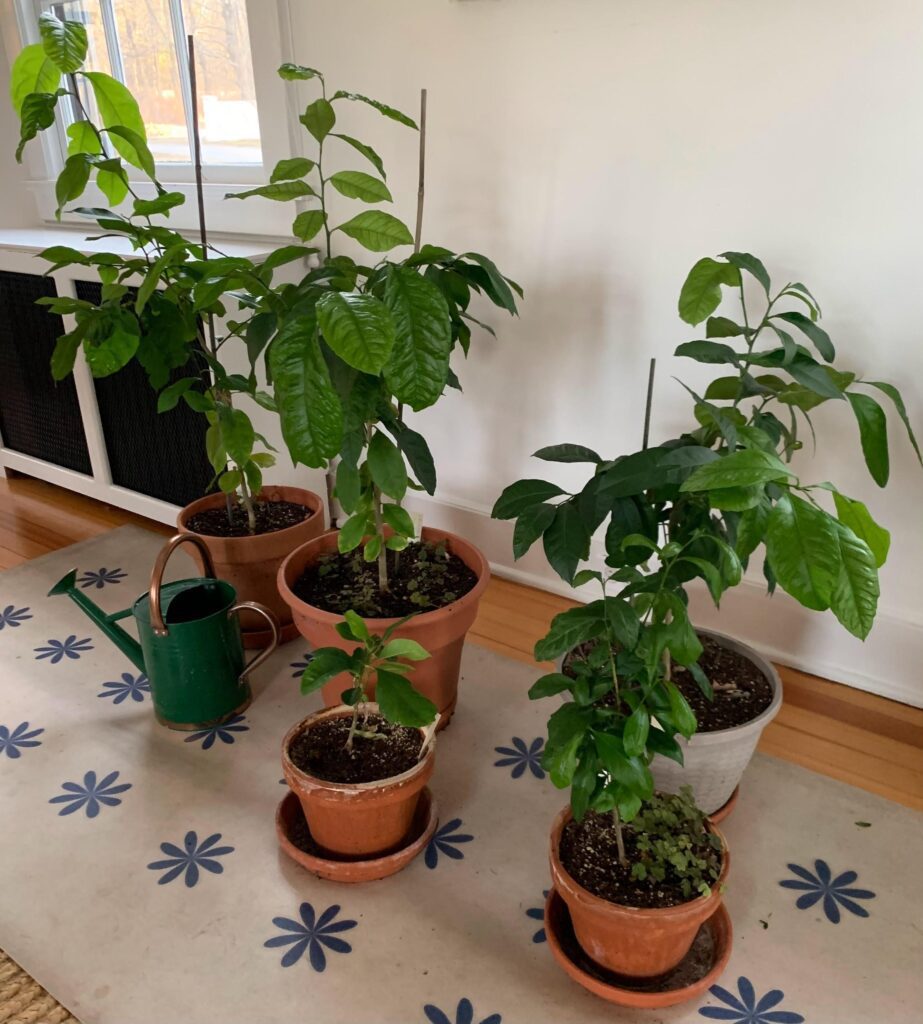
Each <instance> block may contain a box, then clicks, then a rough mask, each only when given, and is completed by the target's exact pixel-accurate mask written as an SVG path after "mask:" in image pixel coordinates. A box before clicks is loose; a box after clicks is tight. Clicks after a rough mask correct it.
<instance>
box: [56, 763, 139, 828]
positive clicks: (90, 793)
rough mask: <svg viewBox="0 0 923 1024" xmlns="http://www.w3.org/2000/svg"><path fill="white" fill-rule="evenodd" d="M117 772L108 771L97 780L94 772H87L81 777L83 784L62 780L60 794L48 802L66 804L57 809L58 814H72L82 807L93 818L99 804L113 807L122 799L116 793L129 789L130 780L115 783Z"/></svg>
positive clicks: (97, 811)
mask: <svg viewBox="0 0 923 1024" xmlns="http://www.w3.org/2000/svg"><path fill="white" fill-rule="evenodd" d="M118 777H119V772H110V773H109V774H108V775H107V776H106V777H105V778H104V779H101V780H100V781H98V782H97V780H96V772H87V773H86V775H84V777H83V785H80V783H78V782H62V783H61V789H63V790H65V792H64V793H62V794H61V795H60V796H55V797H52V798H51V799H50V800H49V801H48V803H50V804H67V806H66V807H64V808H62V809H61V810H60V811H58V814H59V815H62V816H63V815H65V814H73V813H74V812H75V811H79V810H81V809H82V808H85V809H86V813H87V817H88V818H95V817H96V815H97V814H99V809H100V807H101V806H105V807H115V806H116V805H118V804H120V803H121V802H122V801H121V800H120V799H119V798H118V797H117V796H116V793H124V792H125V791H126V790H128V789H131V783H130V782H120V783H119V784H118V785H115V780H116V779H117V778H118Z"/></svg>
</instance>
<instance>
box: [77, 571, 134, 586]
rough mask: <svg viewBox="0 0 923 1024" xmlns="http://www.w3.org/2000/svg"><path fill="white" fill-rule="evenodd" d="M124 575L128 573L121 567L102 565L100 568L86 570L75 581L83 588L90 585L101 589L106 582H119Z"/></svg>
mask: <svg viewBox="0 0 923 1024" xmlns="http://www.w3.org/2000/svg"><path fill="white" fill-rule="evenodd" d="M126 576H128V573H127V572H123V571H122V570H121V569H107V568H105V566H104V567H103V568H102V569H95V570H87V572H85V573H84V574H83V575H82V576H81V577H80V578H79V579H78V580H77V582H78V583H79V584H80V586H81V587H83V589H84V590H89V589H90V588H91V587H96V589H97V590H102V589H103V587H104V586H106V584H107V583H121V582H122V580H124V579H125V578H126Z"/></svg>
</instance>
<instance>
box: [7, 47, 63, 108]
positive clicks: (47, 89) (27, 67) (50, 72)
mask: <svg viewBox="0 0 923 1024" xmlns="http://www.w3.org/2000/svg"><path fill="white" fill-rule="evenodd" d="M60 84H61V69H60V68H59V67H58V66H57V65H56V64H55V63H54V61H52V60H50V59H49V57H48V54H47V53H45V48H44V46H42V44H41V43H33V44H32V45H31V46H26V47H23V49H22V50H20V52H19V55H18V56H17V58H16V60H14V61H13V67H12V68H11V70H10V102H11V103H12V104H13V109H14V110H15V111H16V113H17V114H21V113H22V105H23V103H24V102H25V99H26V97H27V96H30V95H31V94H32V93H47V94H50V95H53V94H54V93H55V92H57V89H58V86H59V85H60Z"/></svg>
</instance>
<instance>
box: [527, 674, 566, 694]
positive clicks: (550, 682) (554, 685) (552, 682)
mask: <svg viewBox="0 0 923 1024" xmlns="http://www.w3.org/2000/svg"><path fill="white" fill-rule="evenodd" d="M573 685H574V680H573V679H571V678H570V677H569V676H565V675H563V674H562V673H560V672H549V673H548V675H545V676H542V677H541V679H536V681H535V682H534V683H533V684H532V685H531V686H530V687H529V700H540V699H541V698H542V697H554V696H555V695H556V694H559V693H564V691H565V690H570V689H572V688H573Z"/></svg>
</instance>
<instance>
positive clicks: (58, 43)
mask: <svg viewBox="0 0 923 1024" xmlns="http://www.w3.org/2000/svg"><path fill="white" fill-rule="evenodd" d="M38 28H39V32H40V33H41V36H42V45H43V46H44V48H45V53H46V55H47V56H48V58H49V59H50V60H52V61H54V63H55V64H56V65H57V66H58V67H59V68H60V70H61V71H62V72H63V73H64V74H65V75H69V74H72V73H73V72H74V71H76V70H77V69H78V68H79V67H80V65H81V64H83V62H84V60H85V59H86V55H87V30H86V28H85V27H84V26H83V25H81V24H80V22H78V21H61V19H60V18H57V17H55V15H53V14H51V13H47V12H46V13H45V14H42V15H40V16H39V19H38Z"/></svg>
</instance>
